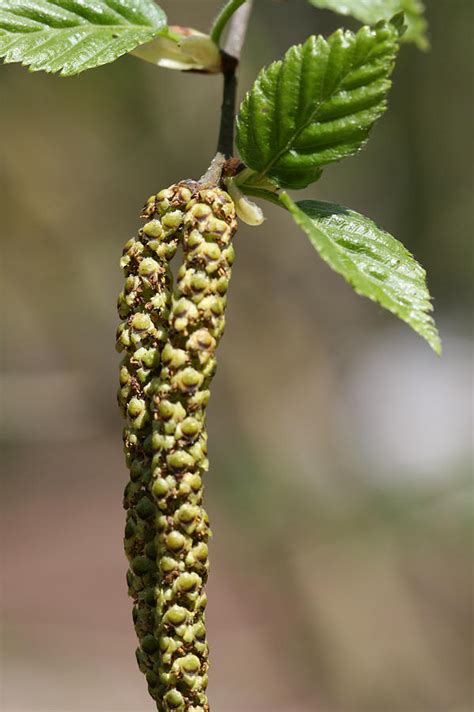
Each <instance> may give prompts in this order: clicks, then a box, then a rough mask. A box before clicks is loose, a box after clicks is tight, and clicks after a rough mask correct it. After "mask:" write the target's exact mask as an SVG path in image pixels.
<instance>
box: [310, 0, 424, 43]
mask: <svg viewBox="0 0 474 712" xmlns="http://www.w3.org/2000/svg"><path fill="white" fill-rule="evenodd" d="M309 2H310V3H311V4H312V5H315V6H316V7H319V8H321V9H324V10H333V11H334V12H338V13H340V14H341V15H352V17H355V18H356V20H359V21H360V22H363V23H364V24H366V25H374V24H375V23H376V22H379V20H390V18H391V17H393V16H394V15H396V14H397V13H399V12H403V13H404V14H405V18H406V23H407V31H406V33H405V34H404V35H403V40H405V41H408V42H414V43H415V44H416V45H418V47H419V48H420V49H428V48H429V41H428V38H427V36H426V31H427V28H428V23H427V22H426V19H425V17H424V11H425V6H424V4H423V2H422V1H421V0H309Z"/></svg>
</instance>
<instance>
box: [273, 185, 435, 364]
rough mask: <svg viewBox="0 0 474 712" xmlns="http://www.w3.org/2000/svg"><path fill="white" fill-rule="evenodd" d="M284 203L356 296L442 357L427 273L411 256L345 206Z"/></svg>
mask: <svg viewBox="0 0 474 712" xmlns="http://www.w3.org/2000/svg"><path fill="white" fill-rule="evenodd" d="M280 202H281V203H282V204H283V205H284V207H286V208H287V209H288V210H289V211H290V213H291V214H292V215H293V217H294V219H295V222H296V223H297V224H298V225H299V226H300V227H301V228H302V229H303V230H304V231H305V232H306V234H307V235H308V237H309V239H310V241H311V242H312V244H313V246H314V247H315V248H316V250H317V251H318V252H319V254H320V255H321V257H322V258H323V260H325V261H326V262H327V263H328V265H329V266H330V267H332V269H334V270H335V271H336V272H338V273H339V274H341V275H342V276H343V277H344V279H346V280H347V281H348V282H349V284H351V285H352V286H353V287H354V289H355V291H356V292H357V293H358V294H361V295H362V296H364V297H369V299H372V300H373V301H375V302H378V303H379V304H381V305H382V306H383V307H385V308H386V309H388V310H389V311H391V312H393V313H394V314H396V315H397V316H398V317H399V318H400V319H403V321H406V323H407V324H409V325H410V326H411V327H412V329H414V330H415V331H416V332H417V333H418V334H420V335H421V336H423V338H424V339H426V341H427V342H428V343H429V344H430V346H431V347H432V349H433V350H434V351H435V352H436V353H437V354H440V353H441V342H440V339H439V335H438V331H437V329H436V326H435V323H434V321H433V319H432V317H431V316H430V312H431V311H432V305H431V301H430V295H429V292H428V289H427V287H426V273H425V270H424V269H423V267H421V266H420V265H419V264H418V262H417V261H416V260H415V259H414V257H413V256H412V255H411V254H410V253H409V252H408V250H407V249H406V248H405V247H404V246H403V245H402V244H401V242H399V241H398V240H396V239H395V238H394V237H392V236H391V235H389V234H388V233H387V232H384V230H381V229H380V228H379V227H377V225H375V224H374V223H373V222H372V220H369V219H368V218H366V217H364V216H363V215H360V214H359V213H356V212H354V211H353V210H348V209H347V208H344V207H342V206H341V205H335V204H333V203H323V202H318V201H315V200H303V201H301V202H299V203H295V202H294V201H293V200H292V199H291V198H290V196H289V195H287V194H286V193H283V194H282V195H281V196H280Z"/></svg>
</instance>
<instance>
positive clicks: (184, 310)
mask: <svg viewBox="0 0 474 712" xmlns="http://www.w3.org/2000/svg"><path fill="white" fill-rule="evenodd" d="M148 206H149V207H148V212H147V215H148V216H149V217H152V218H153V219H152V220H151V223H152V224H153V225H155V224H156V230H155V232H156V233H160V234H159V235H158V234H157V235H153V236H150V239H148V238H147V239H144V237H143V234H140V235H139V239H138V243H140V245H142V246H143V249H142V247H141V246H139V247H136V244H137V242H136V241H135V242H132V243H129V244H128V245H127V246H126V249H125V253H124V258H125V263H126V264H124V268H125V274H126V289H125V292H124V293H123V295H121V297H120V299H119V312H120V315H121V317H122V319H124V323H123V324H122V325H121V327H120V328H119V344H120V347H121V348H123V349H124V350H125V357H124V361H123V364H122V370H121V390H120V394H119V401H120V403H121V406H122V409H123V411H124V413H125V414H126V415H127V417H128V425H127V427H126V429H125V438H124V442H125V451H126V458H127V464H128V466H129V468H130V473H131V481H130V483H129V484H128V485H127V489H126V492H125V507H126V509H127V510H128V517H127V525H126V532H125V548H126V551H127V555H128V557H129V560H130V570H129V573H128V584H129V592H130V595H131V596H132V597H133V598H134V622H135V627H136V631H137V635H138V638H139V641H140V647H139V649H138V650H137V659H138V663H139V666H140V669H141V670H142V672H144V673H145V675H146V678H147V682H148V687H149V691H150V694H151V695H152V697H153V698H154V699H155V701H156V703H157V709H158V710H160V711H161V710H162V711H163V712H168V711H171V710H178V711H182V712H188V711H189V712H205V711H207V710H208V709H209V705H208V700H207V696H206V687H207V673H208V665H209V663H208V645H207V640H206V629H205V621H204V609H205V606H206V594H205V592H204V586H205V583H206V580H207V576H208V569H209V564H208V540H209V537H210V529H209V521H208V517H207V514H206V512H205V510H204V509H203V506H202V498H203V485H202V479H203V474H204V473H205V472H206V470H207V469H208V460H207V434H206V431H205V410H206V406H207V403H208V401H209V395H210V393H209V386H210V382H211V379H212V377H213V375H214V373H215V369H216V357H215V351H216V348H217V345H218V343H219V340H220V338H221V336H222V333H223V331H224V325H225V317H224V311H225V306H226V300H227V288H228V285H229V279H230V275H231V266H232V262H233V259H234V251H233V247H232V238H233V236H234V233H235V230H236V227H237V224H236V219H235V210H234V204H233V202H232V199H231V198H230V196H229V195H228V194H227V193H226V192H225V191H223V190H220V189H219V188H205V187H202V186H199V185H197V184H191V183H183V184H180V185H179V186H173V187H171V188H170V189H168V190H167V191H163V192H162V193H159V194H158V196H157V198H156V199H153V200H151V201H149V203H148ZM172 223H173V224H172ZM148 224H150V223H148ZM158 224H159V226H160V227H161V228H163V231H162V232H160V228H159V227H158ZM168 225H169V227H168ZM147 229H148V228H147V225H146V226H145V228H143V230H145V234H146V230H147ZM142 232H143V231H142ZM179 243H181V245H182V249H183V254H184V259H183V264H182V266H181V267H180V269H179V271H178V275H177V283H176V287H175V290H174V293H173V295H171V293H170V286H171V273H170V269H169V266H168V263H169V259H170V258H171V257H172V256H173V255H174V252H175V250H176V247H177V245H178V244H179ZM152 252H154V253H156V254H158V255H159V257H160V259H159V260H156V258H155V257H154V256H152V255H151V254H150V253H152ZM137 255H139V256H138V257H137ZM128 258H130V260H129V259H128ZM150 259H151V260H154V261H155V262H157V263H158V264H159V266H160V269H159V270H158V273H159V277H156V278H155V281H154V282H153V285H150V284H149V281H148V282H147V281H146V280H149V277H148V275H145V274H144V273H145V272H148V268H149V267H148V266H149V265H150V267H151V268H153V269H152V271H153V273H154V274H156V269H155V267H154V265H153V264H152V263H151V262H149V261H148V260H150ZM131 280H133V281H131ZM137 280H138V281H137ZM144 280H145V281H144ZM127 284H129V285H130V287H129V288H128V291H127ZM132 291H134V292H135V296H134V297H129V298H128V300H127V295H129V294H131V293H132ZM124 304H125V305H126V306H124ZM137 315H138V317H139V319H138V320H139V321H140V324H139V326H141V324H142V321H143V324H144V325H145V321H147V320H146V319H144V317H148V318H149V319H150V322H151V324H152V326H151V325H150V324H148V321H147V328H146V329H144V328H141V330H140V333H139V335H138V337H136V338H134V335H135V333H136V328H135V326H134V324H135V322H136V321H137ZM145 352H146V354H147V355H148V360H147V361H146V362H145V363H144V361H143V359H144V354H145ZM150 352H151V353H150Z"/></svg>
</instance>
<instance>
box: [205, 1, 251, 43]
mask: <svg viewBox="0 0 474 712" xmlns="http://www.w3.org/2000/svg"><path fill="white" fill-rule="evenodd" d="M244 2H246V0H229V1H228V2H227V4H226V5H224V7H223V8H222V10H221V11H220V13H219V14H218V16H217V17H216V19H215V21H214V24H213V25H212V28H211V32H210V36H211V40H212V41H213V42H215V43H216V45H217V46H219V43H220V39H221V36H222V33H223V31H224V28H225V26H226V25H227V23H228V22H229V20H230V18H231V17H232V15H233V14H234V12H235V11H236V10H238V8H239V7H240V6H241V5H243V4H244Z"/></svg>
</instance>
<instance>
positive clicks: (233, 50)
mask: <svg viewBox="0 0 474 712" xmlns="http://www.w3.org/2000/svg"><path fill="white" fill-rule="evenodd" d="M252 4H253V0H248V2H247V3H245V5H242V7H240V8H239V9H238V10H237V11H236V13H235V14H234V15H233V17H232V20H231V21H230V24H229V33H228V36H227V40H226V43H225V45H224V49H223V50H222V73H223V75H224V95H223V100H222V108H221V125H220V131H219V141H218V144H217V150H218V152H219V153H222V154H224V156H225V157H226V158H231V157H232V155H233V153H234V121H235V104H236V98H237V68H238V66H239V61H240V55H241V52H242V47H243V44H244V42H245V35H246V33H247V27H248V23H249V20H250V13H251V12H252Z"/></svg>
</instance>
